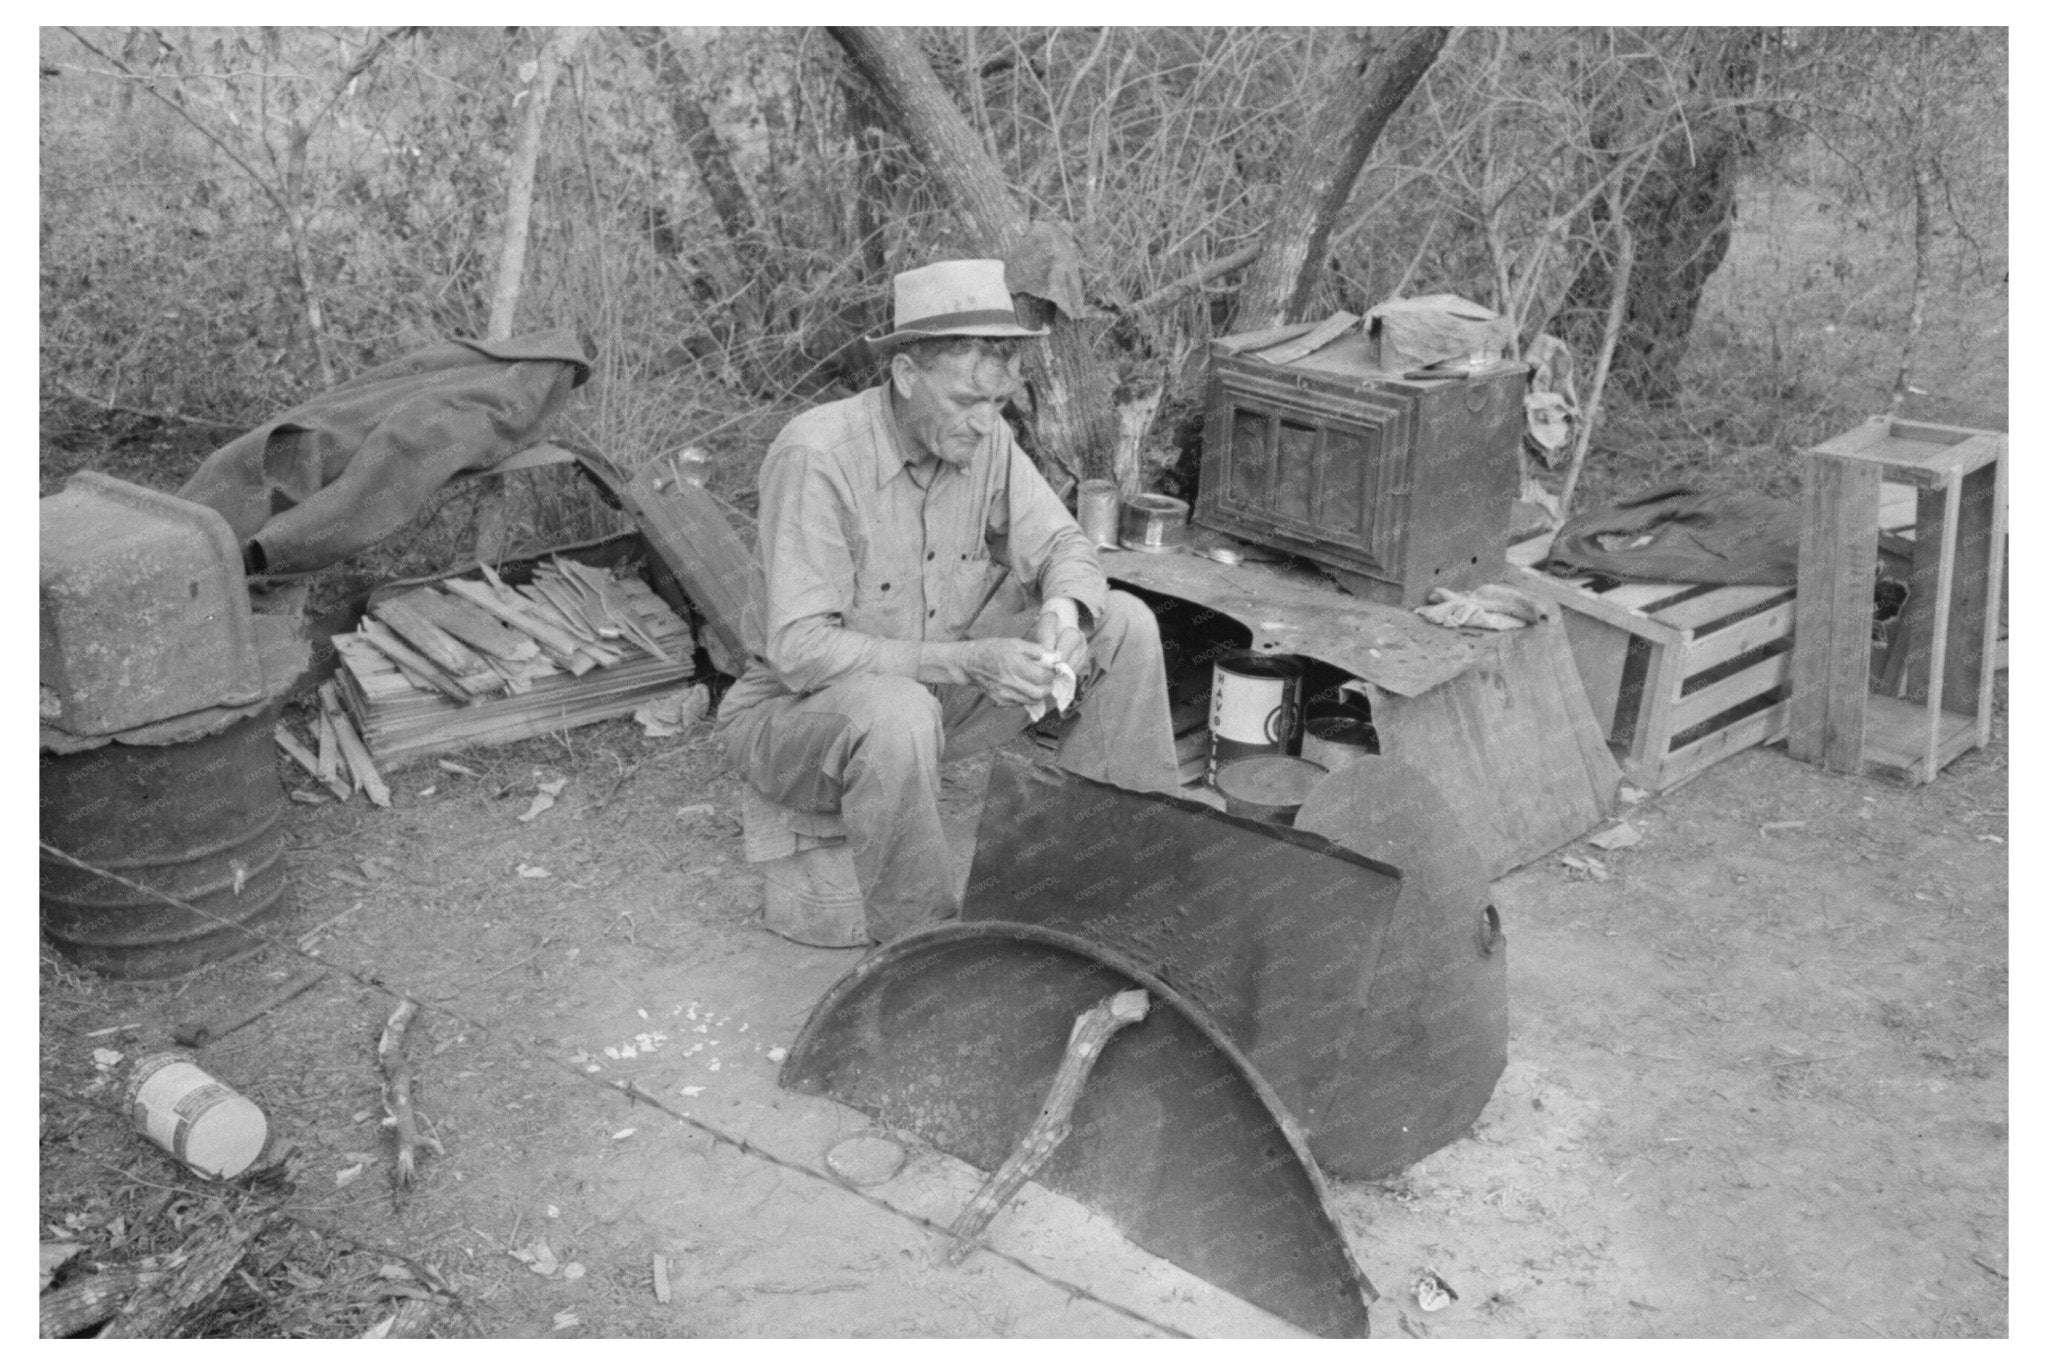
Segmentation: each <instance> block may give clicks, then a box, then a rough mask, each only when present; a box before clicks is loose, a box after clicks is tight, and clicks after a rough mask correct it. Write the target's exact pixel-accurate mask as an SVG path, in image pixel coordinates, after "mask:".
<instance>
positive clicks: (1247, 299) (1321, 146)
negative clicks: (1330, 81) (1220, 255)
mask: <svg viewBox="0 0 2048 1365" xmlns="http://www.w3.org/2000/svg"><path fill="white" fill-rule="evenodd" d="M1450 32H1451V31H1450V30H1449V29H1447V28H1411V29H1404V30H1400V31H1398V32H1397V33H1396V35H1395V36H1394V38H1393V41H1392V42H1390V43H1389V44H1387V46H1386V47H1385V48H1383V49H1379V50H1375V47H1374V44H1373V41H1372V39H1371V38H1370V37H1368V38H1366V39H1365V40H1364V41H1363V42H1362V43H1361V44H1360V48H1359V51H1358V53H1357V55H1356V56H1355V57H1353V58H1348V59H1346V60H1345V61H1344V62H1343V63H1342V67H1341V71H1340V74H1339V79H1338V81H1337V88H1336V89H1335V90H1334V91H1333V92H1332V94H1331V96H1330V98H1329V99H1328V101H1326V102H1325V103H1324V104H1323V106H1322V108H1321V109H1320V110H1318V111H1317V113H1316V116H1315V121H1314V123H1313V125H1312V126H1311V127H1310V129H1309V131H1308V133H1307V135H1306V136H1305V137H1303V138H1302V140H1301V146H1300V150H1299V151H1298V152H1297V153H1296V155H1295V157H1294V159H1293V161H1292V162H1291V163H1290V164H1289V166H1288V168H1287V173H1286V174H1285V175H1283V176H1282V177H1281V180H1280V188H1279V191H1278V194H1277V197H1276V198H1275V200H1274V204H1273V212H1272V215H1271V217H1270V218H1269V219H1268V221H1267V225H1266V232H1265V236H1264V237H1263V239H1262V240H1261V242H1260V251H1259V257H1258V259H1257V260H1256V261H1255V262H1253V264H1252V268H1251V270H1250V272H1249V273H1248V274H1247V275H1246V277H1245V281H1244V286H1243V288H1241V289H1240V290H1239V291H1238V296H1237V299H1238V301H1237V312H1236V315H1235V317H1234V318H1233V320H1232V322H1231V327H1232V329H1233V330H1236V331H1253V330H1257V329H1259V328H1263V327H1274V326H1278V325H1279V324H1281V323H1283V322H1292V321H1296V320H1297V319H1298V318H1299V316H1300V313H1301V310H1303V309H1304V308H1306V307H1307V306H1308V300H1309V295H1310V293H1311V291H1313V290H1314V288H1315V284H1316V277H1317V276H1318V275H1320V274H1321V273H1322V268H1323V257H1324V254H1325V249H1326V248H1327V247H1328V245H1329V240H1330V229H1331V227H1332V226H1333V225H1334V224H1335V223H1336V220H1337V215H1338V214H1339V213H1340V212H1341V211H1342V210H1343V208H1344V201H1345V200H1346V199H1348V198H1350V196H1351V187H1352V185H1353V184H1355V183H1356V182H1357V180H1358V173H1359V171H1360V170H1362V169H1363V168H1364V166H1365V159H1366V157H1367V156H1368V155H1370V154H1371V152H1372V148H1373V144H1374V143H1375V142H1377V141H1378V140H1379V136H1380V133H1381V131H1382V130H1383V129H1385V127H1386V126H1387V123H1388V121H1389V120H1391V119H1392V118H1393V117H1394V113H1395V111H1396V110H1398V109H1399V108H1400V107H1401V104H1402V102H1403V101H1404V100H1406V99H1407V98H1408V95H1409V93H1410V92H1411V91H1413V90H1414V89H1415V87H1416V85H1417V84H1418V83H1419V82H1420V81H1421V80H1422V76H1423V73H1424V72H1426V71H1428V70H1429V67H1430V63H1432V62H1434V61H1435V60H1436V57H1437V54H1438V53H1439V52H1441V51H1443V46H1444V42H1445V40H1446V39H1448V38H1449V37H1450Z"/></svg>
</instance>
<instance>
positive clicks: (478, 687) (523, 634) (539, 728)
mask: <svg viewBox="0 0 2048 1365" xmlns="http://www.w3.org/2000/svg"><path fill="white" fill-rule="evenodd" d="M334 645H335V648H336V650H338V651H339V653H340V655H341V665H342V666H341V669H340V671H339V674H338V676H339V678H340V681H341V692H342V698H343V700H344V701H345V702H346V704H347V707H348V710H349V713H350V714H351V715H352V716H353V717H354V718H355V720H356V723H357V725H358V727H359V728H360V729H361V730H362V732H363V739H364V740H365V741H366V742H367V743H368V744H369V746H370V751H371V752H372V753H373V754H375V755H376V756H377V757H378V758H380V759H384V758H390V757H392V756H394V755H398V754H424V753H435V752H439V751H441V750H444V749H453V748H457V747H459V746H461V745H464V744H473V743H479V742H488V743H504V742H507V741H510V740H514V739H526V738H529V737H531V736H533V735H539V734H546V733H548V732H550V731H554V730H561V729H566V728H568V727H570V726H574V725H588V724H590V723H591V722H593V721H600V720H609V719H611V718H612V717H614V716H623V715H629V714H631V712H632V711H633V709H634V708H635V707H637V706H638V705H640V703H642V702H644V701H646V700H647V699H648V698H650V697H653V696H656V695H659V694H660V693H662V692H665V691H668V690H669V689H670V688H672V687H674V686H676V684H678V683H680V682H684V681H687V680H688V679H689V677H690V676H691V666H690V656H691V652H692V650H693V648H694V642H693V641H692V640H691V637H690V628H689V626H688V624H687V623H686V622H684V621H683V620H682V618H681V617H679V616H677V615H676V613H675V612H674V611H672V610H671V609H670V608H669V606H668V604H667V603H665V602H663V601H662V600H661V598H659V597H658V596H656V595H655V593H654V590H653V589H652V588H650V587H648V585H647V584H646V583H645V582H644V581H643V580H641V579H640V578H639V577H637V576H635V575H633V574H631V573H628V574H626V575H625V576H621V577H614V576H613V575H612V573H611V572H609V571H607V570H605V569H599V568H593V567H591V566H590V565H588V564H581V563H578V562H576V561H575V560H571V559H562V558H560V557H554V558H550V559H549V560H548V561H547V562H545V563H543V564H541V565H539V566H538V567H536V569H535V570H534V573H533V577H532V580H531V581H530V582H527V583H525V584H522V585H520V586H518V587H513V586H511V585H509V584H507V583H506V582H505V581H504V579H502V578H500V577H499V576H498V575H497V574H496V573H494V572H493V571H492V570H491V569H489V568H488V567H485V568H482V570H481V574H480V576H478V577H474V578H470V577H462V578H446V579H442V580H440V581H438V582H434V583H428V584H424V585H422V586H420V587H416V588H411V589H408V590H406V591H404V592H399V593H393V594H390V595H388V596H385V597H382V598H379V599H377V600H375V601H373V602H372V603H371V606H370V609H369V613H368V615H366V616H365V617H364V618H363V622H362V625H361V627H360V628H359V629H358V630H357V631H356V633H355V634H353V635H337V636H335V637H334Z"/></svg>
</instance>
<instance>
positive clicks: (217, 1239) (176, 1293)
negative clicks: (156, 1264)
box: [100, 1214, 272, 1338]
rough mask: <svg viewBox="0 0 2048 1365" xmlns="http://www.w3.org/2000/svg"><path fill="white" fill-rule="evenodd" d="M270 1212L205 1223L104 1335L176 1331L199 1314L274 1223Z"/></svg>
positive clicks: (165, 1334)
mask: <svg viewBox="0 0 2048 1365" xmlns="http://www.w3.org/2000/svg"><path fill="white" fill-rule="evenodd" d="M271 1217H272V1215H270V1214H264V1215H262V1216H261V1217H259V1218H256V1219H254V1220H251V1221H249V1222H242V1221H239V1220H234V1219H230V1220H228V1221H227V1222H226V1223H225V1224H212V1223H209V1224H208V1225H206V1226H205V1227H203V1228H201V1229H200V1230H199V1231H198V1232H197V1233H195V1234H194V1235H193V1236H192V1238H191V1240H190V1241H188V1242H186V1243H185V1245H184V1246H182V1247H180V1248H179V1249H178V1250H177V1252H176V1253H174V1254H173V1256H172V1258H171V1259H172V1261H173V1264H172V1265H171V1266H169V1267H166V1268H167V1269H168V1270H169V1271H170V1273H169V1274H167V1275H165V1276H164V1277H163V1278H162V1279H160V1280H156V1281H153V1282H151V1283H149V1284H145V1285H143V1286H142V1287H141V1289H139V1290H138V1291H137V1292H136V1294H135V1296H134V1297H133V1298H131V1299H129V1300H128V1302H126V1303H125V1304H123V1305H122V1306H121V1311H120V1312H118V1313H116V1314H115V1315H114V1318H113V1320H112V1321H111V1322H109V1323H108V1324H107V1326H106V1329H105V1330H104V1331H102V1332H101V1333H100V1336H101V1337H102V1338H111V1337H125V1338H148V1337H169V1336H175V1335H176V1334H177V1333H176V1329H177V1328H178V1327H179V1326H181V1325H183V1323H184V1322H185V1320H186V1319H188V1318H190V1317H192V1316H195V1315H196V1314H197V1313H198V1311H199V1310H200V1309H201V1308H202V1307H203V1306H204V1305H205V1304H206V1302H207V1300H208V1299H210V1298H211V1297H212V1296H213V1292H214V1291H215V1290H216V1289H219V1288H220V1286H221V1282H222V1281H223V1280H225V1279H227V1277H228V1276H229V1275H231V1274H233V1273H234V1269H235V1267H236V1266H237V1265H240V1264H241V1261H242V1257H243V1256H244V1255H246V1254H247V1253H248V1250H249V1247H250V1244H251V1243H253V1242H254V1241H255V1240H256V1238H257V1237H258V1236H259V1235H260V1234H261V1233H262V1232H263V1230H264V1229H265V1228H266V1227H268V1226H269V1225H270V1221H271Z"/></svg>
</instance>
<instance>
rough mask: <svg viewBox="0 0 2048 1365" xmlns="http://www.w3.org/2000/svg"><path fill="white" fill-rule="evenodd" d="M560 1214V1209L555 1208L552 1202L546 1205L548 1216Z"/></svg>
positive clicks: (556, 1216) (552, 1216)
mask: <svg viewBox="0 0 2048 1365" xmlns="http://www.w3.org/2000/svg"><path fill="white" fill-rule="evenodd" d="M561 1216H562V1211H561V1210H560V1209H558V1208H556V1207H555V1206H554V1205H553V1204H550V1205H548V1217H550V1218H560V1217H561Z"/></svg>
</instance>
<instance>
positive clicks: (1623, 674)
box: [1508, 536, 1794, 792]
mask: <svg viewBox="0 0 2048 1365" xmlns="http://www.w3.org/2000/svg"><path fill="white" fill-rule="evenodd" d="M1548 549H1549V538H1548V537H1547V536H1546V537H1541V538H1539V539H1537V540H1533V541H1524V542H1523V543H1522V544H1520V545H1517V546H1515V547H1513V548H1512V549H1511V550H1510V551H1509V552H1508V558H1509V560H1510V561H1511V562H1512V564H1513V567H1512V568H1511V569H1510V571H1509V581H1510V582H1511V583H1513V584H1514V586H1516V587H1519V588H1522V589H1524V590H1526V591H1529V592H1531V593H1533V594H1535V595H1536V596H1538V597H1541V598H1544V599H1546V600H1548V601H1551V602H1554V603H1556V604H1557V605H1559V606H1561V607H1563V608H1564V609H1565V610H1564V627H1565V635H1566V638H1568V639H1569V640H1570V641H1571V647H1572V658H1573V661H1574V662H1575V663H1576V664H1577V665H1578V670H1579V681H1580V682H1581V683H1582V684H1583V685H1584V687H1585V689H1586V700H1587V702H1588V703H1589V704H1590V705H1591V706H1592V708H1593V717H1594V719H1595V721H1596V722H1597V723H1598V724H1599V725H1600V727H1601V729H1602V730H1603V732H1604V733H1605V734H1606V737H1607V743H1608V747H1609V748H1610V749H1611V750H1612V751H1613V753H1614V756H1615V757H1616V759H1618V760H1619V761H1620V763H1621V770H1622V773H1623V775H1625V776H1626V777H1627V778H1628V780H1629V781H1630V782H1631V783H1633V784H1634V785H1636V786H1638V787H1641V788H1642V789H1643V790H1645V791H1652V792H1658V791H1668V790H1669V789H1670V788H1672V787H1675V786H1677V785H1678V784H1679V783H1681V782H1684V781H1685V780H1687V779H1688V778H1691V777H1696V776H1698V775H1699V774H1700V773H1701V772H1703V771H1705V770H1706V769H1707V768H1709V767H1711V766H1712V765H1713V764H1715V763H1718V762H1720V761H1721V760H1722V759H1724V758H1726V757H1728V756H1729V755H1730V754H1735V753H1740V752H1741V751H1742V750H1744V749H1747V748H1749V747H1750V746H1752V745H1755V744H1765V743H1768V742H1770V741H1771V740H1774V739H1778V738H1780V737H1782V736H1783V735H1784V733H1785V727H1786V723H1787V719H1788V711H1789V702H1788V698H1789V695H1790V682H1791V676H1792V627H1793V616H1794V608H1793V591H1792V589H1791V588H1786V587H1732V586H1716V585H1713V584H1702V583H1622V584H1613V580H1611V579H1595V578H1592V577H1589V576H1583V575H1582V576H1578V577H1573V578H1557V577H1553V576H1551V575H1549V574H1545V573H1539V572H1537V571H1536V570H1535V569H1534V568H1533V567H1531V566H1532V565H1534V564H1535V563H1537V562H1538V561H1540V560H1541V559H1542V557H1543V555H1544V554H1545V552H1547V550H1548ZM1603 584H1613V585H1612V586H1606V587H1605V588H1604V590H1602V588H1601V586H1600V585H1603Z"/></svg>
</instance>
